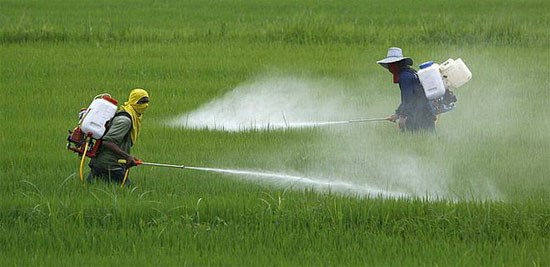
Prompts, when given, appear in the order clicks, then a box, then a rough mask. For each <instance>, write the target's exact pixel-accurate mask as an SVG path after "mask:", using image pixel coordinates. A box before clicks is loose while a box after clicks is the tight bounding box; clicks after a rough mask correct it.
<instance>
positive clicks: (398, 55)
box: [376, 47, 413, 69]
mask: <svg viewBox="0 0 550 267" xmlns="http://www.w3.org/2000/svg"><path fill="white" fill-rule="evenodd" d="M402 60H406V62H405V63H406V64H407V65H409V66H410V65H412V64H413V60H412V59H411V58H410V57H404V56H403V51H402V50H401V48H399V47H390V48H388V55H387V56H386V58H384V59H382V60H378V61H376V63H378V64H380V65H381V66H382V67H384V68H386V69H387V68H388V64H390V63H394V62H399V61H402Z"/></svg>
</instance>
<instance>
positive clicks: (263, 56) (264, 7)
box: [0, 0, 550, 266]
mask: <svg viewBox="0 0 550 267" xmlns="http://www.w3.org/2000/svg"><path fill="white" fill-rule="evenodd" d="M369 2H372V3H364V1H357V0H349V1H330V0H324V1H298V2H296V1H287V0H285V1H271V0H269V1H267V0H260V1H238V0H235V1H198V0H197V1H195V0H192V1H152V0H150V1H149V0H139V1H127V0H121V1H97V0H96V1H87V0H86V1H60V0H56V1H8V0H0V10H1V16H0V45H1V46H0V49H1V50H0V89H1V92H2V100H1V102H0V103H1V104H2V108H1V109H0V121H2V123H3V125H2V130H1V131H0V147H1V148H2V149H3V150H4V151H3V153H1V154H0V180H1V182H0V195H1V196H2V197H1V201H0V244H2V245H1V246H0V265H8V266H9V265H55V266H59V265H65V266H74V265H116V264H122V265H133V264H135V265H224V266H227V265H249V266H252V265H253V266H265V265H306V266H311V265H344V266H350V265H351V266H357V265H390V266H395V265H406V266H426V265H440V266H448V265H459V266H479V265H483V266H486V265H489V266H493V265H495V266H502V265H505V266H527V265H529V266H548V265H550V250H549V248H550V205H549V203H550V179H549V177H548V174H549V173H550V165H548V159H549V158H550V142H548V132H550V124H548V123H547V122H546V121H547V115H548V108H547V103H548V99H550V91H549V90H548V86H547V83H548V82H549V80H548V74H549V73H548V68H549V67H550V54H549V53H548V51H549V49H550V42H549V41H548V40H550V32H549V31H548V28H549V27H550V14H549V13H548V11H547V10H549V9H550V2H548V1H542V0H540V1H536V0H524V1H522V0H505V1H473V0H460V1H396V0H390V1H383V2H377V1H369ZM389 46H400V47H402V48H403V49H404V52H405V54H406V55H409V56H411V57H413V58H414V59H415V65H418V63H420V62H422V61H426V60H434V61H437V62H443V61H444V60H446V59H447V58H449V57H452V58H457V57H461V58H463V59H464V61H465V62H466V64H468V66H469V67H470V69H471V70H472V72H473V75H474V78H473V79H472V81H471V82H470V83H468V84H467V85H466V86H465V87H464V88H459V89H457V92H456V93H457V95H458V97H459V102H458V107H457V109H456V110H455V111H453V112H451V113H449V114H445V115H444V116H442V118H441V121H440V123H439V124H438V133H437V135H435V136H433V135H420V136H411V135H407V134H400V133H398V131H397V130H396V129H395V128H394V127H393V126H391V125H387V124H376V125H353V126H342V127H340V128H338V127H335V128H331V129H328V130H323V129H300V130H299V129H297V130H286V131H263V132H262V131H249V132H233V133H228V132H221V131H213V130H191V129H175V128H170V127H168V126H166V125H165V124H164V123H163V122H164V121H165V120H166V119H168V118H171V117H173V116H175V115H179V114H181V113H184V112H189V111H193V110H195V109H196V108H198V107H199V106H201V105H202V104H204V103H207V102H208V101H210V100H212V99H215V98H218V97H221V96H222V95H223V94H224V93H226V92H228V91H230V90H232V89H233V88H235V87H236V86H238V85H239V84H242V83H244V82H247V81H249V80H251V79H253V78H255V77H258V76H260V75H283V76H284V75H292V76H298V77H308V78H310V79H324V78H329V79H334V80H338V81H340V82H341V83H342V84H343V85H344V87H345V88H344V89H342V90H345V91H346V93H348V94H350V95H354V96H356V98H354V103H357V105H358V106H361V108H365V107H366V110H369V115H370V114H382V115H385V114H390V113H391V112H392V111H393V109H394V108H395V107H396V106H397V103H398V101H399V100H398V95H397V92H396V90H395V88H394V85H392V84H391V83H390V77H389V74H388V73H387V72H385V71H383V70H382V69H381V68H380V67H379V66H377V65H376V64H375V63H374V62H375V61H376V60H378V59H380V58H382V57H384V56H385V53H386V49H387V48H388V47H389ZM134 87H143V88H147V89H148V90H149V91H150V93H151V108H150V109H149V110H148V113H147V114H146V116H145V119H144V128H143V132H142V135H141V137H140V140H139V143H138V144H137V145H136V146H135V148H134V150H133V152H134V154H135V155H136V156H138V157H140V158H142V159H143V160H146V161H152V162H166V163H176V164H188V165H191V166H206V167H216V168H230V169H251V170H268V171H274V172H278V171H281V172H287V173H300V174H303V175H309V174H312V175H313V174H319V173H323V174H326V175H327V176H330V175H333V176H335V177H339V178H346V176H350V177H352V176H353V177H352V178H353V179H354V180H355V181H357V180H360V179H363V181H367V183H371V182H375V181H378V182H379V183H380V184H378V185H379V186H383V185H384V182H387V183H388V186H392V185H394V184H397V185H399V183H401V182H405V183H412V182H411V181H407V179H406V178H407V177H409V176H408V175H410V179H415V177H416V176H414V177H413V175H412V174H411V173H412V171H410V170H409V169H408V168H407V167H410V166H416V167H417V168H419V170H417V172H418V173H420V174H424V175H426V176H429V177H430V178H431V179H428V180H426V181H423V182H424V183H431V182H433V183H434V186H435V183H438V182H444V186H443V189H444V190H443V191H444V192H446V193H447V194H444V195H442V196H441V197H440V198H437V197H434V195H433V194H429V197H428V196H425V195H423V192H415V194H414V196H413V197H411V198H404V199H391V198H390V199H388V198H382V197H376V196H370V197H360V196H354V195H349V194H340V193H338V192H332V193H324V192H318V191H316V190H315V189H314V188H306V189H295V188H292V186H291V185H283V186H277V185H273V184H270V183H259V182H253V181H246V180H242V179H240V178H239V177H235V176H227V175H223V174H216V173H209V172H199V171H193V170H174V169H162V168H151V167H138V168H135V169H132V180H133V187H131V188H130V189H121V188H119V187H117V186H113V185H107V184H93V185H82V184H81V183H80V181H79V178H78V158H77V156H76V155H74V154H72V153H70V152H68V151H66V149H64V146H65V144H66V143H65V137H66V130H67V129H69V128H72V127H74V126H75V124H76V120H77V112H78V110H79V108H81V107H85V106H86V105H88V104H89V101H91V98H92V97H93V96H95V95H96V94H99V93H102V92H105V91H107V92H110V93H111V94H112V95H113V96H114V97H115V98H117V99H119V100H120V101H123V100H124V99H125V98H126V97H127V94H128V92H129V91H130V89H131V88H134ZM335 112H338V111H335ZM350 119H351V118H350ZM346 127H348V128H346ZM351 166H361V168H359V169H353V170H349V167H351ZM432 167H436V168H433V169H432ZM377 168H378V171H379V172H378V174H380V173H385V174H386V176H382V178H384V179H386V178H388V177H389V178H390V179H386V180H384V181H379V180H378V178H377V177H373V172H371V171H370V170H374V169H377ZM380 168H383V169H380ZM402 169H405V171H404V173H403V171H402ZM357 170H359V171H357ZM409 171H410V172H409ZM393 172H395V176H393V175H388V174H387V173H389V174H392V173H393ZM399 173H400V174H399ZM424 175H420V176H421V178H422V177H424ZM398 176H399V177H401V178H403V179H397V178H395V179H391V178H393V177H398ZM443 180H444V181H443ZM390 183H393V184H390ZM421 188H428V189H429V188H430V186H429V185H428V186H427V187H426V186H425V187H421Z"/></svg>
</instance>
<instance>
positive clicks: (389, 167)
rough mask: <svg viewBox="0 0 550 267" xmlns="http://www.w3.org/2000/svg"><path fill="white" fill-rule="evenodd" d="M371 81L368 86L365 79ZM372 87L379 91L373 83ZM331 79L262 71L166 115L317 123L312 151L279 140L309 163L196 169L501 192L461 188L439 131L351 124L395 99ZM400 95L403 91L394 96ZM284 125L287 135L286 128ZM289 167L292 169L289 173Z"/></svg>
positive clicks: (344, 184) (215, 123)
mask: <svg viewBox="0 0 550 267" xmlns="http://www.w3.org/2000/svg"><path fill="white" fill-rule="evenodd" d="M366 87H367V88H368V86H366ZM368 90H377V89H375V88H368ZM368 90H366V89H364V88H361V89H358V88H351V87H349V86H346V85H345V84H343V83H340V82H338V81H335V80H330V79H325V78H321V79H316V78H312V77H293V76H276V77H273V76H263V77H259V78H256V79H254V80H252V81H249V82H247V83H244V84H242V85H240V86H237V87H236V88H234V89H233V90H231V91H229V92H228V93H226V94H225V95H224V96H222V97H221V98H218V99H214V100H212V101H211V102H208V103H206V104H204V105H202V106H201V107H199V108H198V109H197V110H194V111H191V112H188V113H185V114H182V115H180V116H178V117H176V118H174V119H172V120H170V121H169V122H168V124H169V125H171V126H173V127H181V128H191V129H209V130H220V131H228V132H239V131H250V130H253V131H267V130H279V129H281V130H284V131H286V130H292V129H296V130H298V128H304V127H308V128H311V127H313V128H315V129H316V131H317V132H318V133H319V135H318V136H319V137H317V138H312V139H310V140H307V142H310V143H311V145H310V146H308V148H309V149H308V150H307V151H303V150H300V151H296V149H295V148H293V147H291V146H290V147H288V146H286V147H280V151H278V152H277V153H280V152H281V153H282V152H288V153H291V154H292V153H294V154H300V156H301V157H303V158H307V159H308V161H307V163H305V164H304V166H302V167H301V168H300V169H299V170H296V168H292V169H291V168H288V167H287V166H285V165H284V164H283V163H282V162H280V160H279V159H277V157H275V156H271V155H267V156H266V159H265V162H266V166H265V167H262V169H263V170H269V171H267V172H265V171H256V170H246V171H245V170H238V169H215V168H214V167H217V166H208V167H212V168H202V169H201V168H197V169H198V170H203V171H215V172H219V173H225V174H227V175H231V176H233V177H239V178H241V179H245V180H256V181H258V182H266V183H270V184H274V185H278V186H286V187H292V188H299V187H309V188H315V189H317V190H319V191H327V190H329V191H331V192H341V193H344V194H355V195H371V196H380V195H382V196H387V197H396V196H417V197H424V198H429V199H451V200H455V199H464V198H476V199H499V198H500V193H499V192H498V190H497V189H496V188H495V186H494V185H492V184H491V183H490V182H489V181H487V180H484V181H483V182H482V183H474V184H471V185H469V189H467V190H468V196H464V195H463V194H461V193H457V192H455V190H454V189H453V186H455V185H456V184H457V181H453V178H452V174H451V172H450V170H449V164H448V163H445V162H444V160H445V159H444V157H441V156H440V155H438V154H437V153H439V152H438V150H437V149H433V148H432V147H430V144H431V142H432V140H433V139H434V138H435V137H434V136H431V137H430V136H428V137H426V136H405V135H400V134H399V132H398V130H397V129H396V128H395V125H394V124H392V123H390V122H387V121H377V122H366V123H346V122H347V121H349V120H356V119H363V118H376V117H381V116H385V115H389V114H391V113H392V112H393V110H394V108H395V107H394V105H395V102H391V100H394V99H391V97H388V99H376V100H372V99H369V98H368V95H369V91H368ZM393 97H394V98H397V97H398V94H397V92H396V95H395V96H393ZM284 131H283V132H282V133H283V134H284V133H285V132H284ZM394 139H397V140H399V141H401V142H404V141H409V142H411V143H414V142H418V141H419V140H420V141H421V142H425V143H426V145H427V146H428V147H427V150H428V151H430V152H429V153H428V154H427V155H426V153H425V152H424V153H419V152H418V151H414V150H410V149H404V148H403V147H401V146H398V145H397V146H396V145H395V144H394ZM289 173H290V174H289Z"/></svg>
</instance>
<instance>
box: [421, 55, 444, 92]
mask: <svg viewBox="0 0 550 267" xmlns="http://www.w3.org/2000/svg"><path fill="white" fill-rule="evenodd" d="M418 79H419V80H420V83H421V84H422V87H424V93H425V94H426V97H427V98H428V99H430V100H431V99H436V98H438V97H440V96H442V95H444V94H445V84H444V83H443V78H442V77H441V73H440V72H439V64H437V63H433V62H432V61H428V62H425V63H422V64H420V70H418Z"/></svg>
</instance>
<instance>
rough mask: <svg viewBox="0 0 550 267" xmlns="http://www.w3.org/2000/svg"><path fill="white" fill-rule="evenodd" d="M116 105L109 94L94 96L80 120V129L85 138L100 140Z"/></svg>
mask: <svg viewBox="0 0 550 267" xmlns="http://www.w3.org/2000/svg"><path fill="white" fill-rule="evenodd" d="M117 105H118V102H117V101H116V100H115V99H114V98H111V96H110V95H109V94H102V95H98V96H96V97H95V98H94V100H93V101H92V103H91V104H90V106H89V107H88V109H87V110H86V111H85V113H84V114H83V116H82V119H81V120H80V123H79V127H80V129H81V130H82V131H83V132H84V134H85V135H86V136H91V137H92V138H94V139H100V138H101V137H102V136H103V134H104V133H105V130H106V128H105V125H106V123H107V122H108V121H109V120H110V119H111V118H113V116H114V115H115V113H116V110H117Z"/></svg>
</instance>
